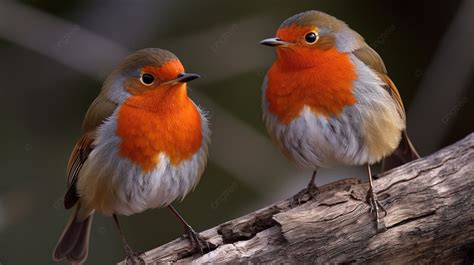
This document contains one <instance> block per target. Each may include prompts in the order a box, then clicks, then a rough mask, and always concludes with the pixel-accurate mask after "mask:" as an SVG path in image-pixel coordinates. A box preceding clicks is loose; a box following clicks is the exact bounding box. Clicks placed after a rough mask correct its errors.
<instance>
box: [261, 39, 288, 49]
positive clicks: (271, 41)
mask: <svg viewBox="0 0 474 265" xmlns="http://www.w3.org/2000/svg"><path fill="white" fill-rule="evenodd" d="M260 44H261V45H266V46H271V47H275V46H286V45H288V42H286V41H282V40H281V39H280V38H269V39H264V40H262V41H261V42H260Z"/></svg>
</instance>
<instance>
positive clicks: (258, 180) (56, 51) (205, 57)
mask: <svg viewBox="0 0 474 265" xmlns="http://www.w3.org/2000/svg"><path fill="white" fill-rule="evenodd" d="M309 9H317V10H321V11H325V12H327V13H329V14H332V15H334V16H336V17H338V18H340V19H342V20H344V21H346V22H347V23H348V24H349V25H350V26H351V27H352V28H353V29H355V30H357V31H358V32H359V33H361V34H362V35H363V36H364V37H365V38H366V41H367V42H368V43H369V44H370V45H371V46H372V47H373V48H374V49H375V50H376V51H377V52H379V53H380V55H381V56H382V58H383V59H384V61H385V63H386V65H387V68H388V70H389V74H390V76H391V78H392V79H393V81H394V82H395V83H396V84H397V86H398V88H399V90H400V93H401V95H402V98H403V99H404V102H405V106H406V109H407V114H408V131H409V134H410V135H411V137H412V140H413V142H414V143H415V145H416V146H417V148H418V149H419V151H420V153H421V154H422V155H428V154H430V153H432V152H434V151H435V150H437V149H439V148H441V147H442V146H445V145H448V144H450V143H453V142H455V141H456V140H459V139H461V138H462V137H464V136H466V135H467V134H469V133H470V132H472V131H473V128H474V126H473V124H474V118H473V111H474V104H473V98H474V90H473V87H474V75H473V71H474V68H473V62H474V55H473V52H472V47H474V19H473V16H472V14H473V13H474V1H471V0H465V1H461V0H454V1H427V0H424V1H396V0H390V1H377V0H360V1H343V0H331V1H330V0H321V1H317V0H314V1H282V0H274V1H269V0H262V1H233V2H230V1H217V0H214V1H211V0H204V1H191V0H187V1H151V0H135V1H132V0H128V1H125V0H118V1H117V0H106V1H92V0H86V1H79V0H72V1H48V0H23V1H7V0H4V1H1V2H0V80H1V81H2V85H1V86H0V121H1V130H0V166H1V170H0V172H1V173H0V174H1V178H0V180H1V181H0V264H1V265H7V264H33V263H34V264H51V263H52V261H51V252H52V249H53V247H54V245H55V243H56V240H57V239H58V238H59V235H60V233H61V231H62V229H63V226H64V225H65V223H66V221H67V218H68V215H69V212H66V211H65V210H64V209H63V207H62V196H63V194H64V191H65V176H64V174H65V167H66V163H67V159H68V156H69V153H70V151H71V149H72V147H73V145H74V142H75V140H76V139H77V137H78V136H79V132H80V127H81V123H82V118H83V115H84V114H85V111H86V110H87V108H88V106H89V104H90V103H91V102H92V100H93V99H94V98H95V96H96V95H97V94H98V92H99V89H100V86H101V81H102V80H103V79H104V78H105V76H106V75H107V73H108V72H109V71H110V70H111V69H112V68H113V67H114V66H115V65H116V64H117V63H118V62H119V61H120V60H122V59H123V58H124V56H126V55H127V54H128V53H130V52H131V51H134V50H138V49H142V48H145V47H160V48H165V49H168V50H171V51H173V52H174V53H175V54H177V55H178V56H179V58H180V59H181V61H182V62H183V64H184V65H185V67H186V69H187V70H188V71H190V72H196V73H199V74H201V75H202V77H203V78H201V79H199V80H197V81H194V82H192V84H191V88H190V91H191V92H190V93H191V96H192V97H193V99H195V101H196V102H197V103H198V104H200V105H201V106H202V107H203V108H204V109H206V110H209V111H210V114H211V123H212V127H211V128H212V130H213V138H212V146H211V149H210V162H209V164H208V167H207V169H206V171H205V173H204V176H203V178H202V180H201V183H200V184H199V185H198V187H197V189H196V190H195V191H194V192H193V193H191V194H190V195H189V196H187V197H186V198H185V200H184V201H183V202H181V203H179V202H176V203H175V204H174V205H175V206H176V207H177V209H178V210H179V211H180V212H181V214H182V215H183V216H184V217H185V218H186V219H187V220H188V222H190V223H191V224H192V225H193V226H194V228H195V229H196V230H199V231H202V230H205V229H207V228H211V227H213V226H215V225H217V224H219V223H222V222H224V221H227V220H230V219H233V218H235V217H238V216H240V215H242V214H245V213H248V212H250V211H252V210H255V209H258V208H260V207H263V206H265V205H267V204H269V203H271V202H275V201H277V200H282V199H284V198H287V197H289V196H291V195H292V194H294V193H295V192H297V191H298V190H299V189H301V188H303V187H304V185H306V183H307V181H308V178H309V176H310V172H309V171H305V170H299V169H296V168H295V167H294V166H293V165H291V164H290V163H289V162H287V161H286V160H285V159H284V158H283V156H282V155H281V154H280V153H279V152H278V150H277V149H276V147H274V146H273V145H272V144H271V142H270V141H269V138H268V136H267V134H266V132H265V130H264V127H263V124H262V122H261V116H262V111H261V106H260V102H261V96H260V94H261V92H260V85H261V83H262V79H263V76H264V74H265V71H266V69H267V68H268V67H269V66H270V65H271V63H272V60H273V58H274V51H273V50H272V49H270V48H268V47H261V46H259V45H258V42H259V41H260V40H261V39H264V38H267V37H272V36H273V34H274V33H275V31H276V29H277V28H278V26H279V24H280V23H281V22H282V21H283V20H284V19H286V18H287V17H289V16H291V15H293V14H296V13H298V12H301V11H305V10H309ZM347 177H359V178H362V179H364V178H365V173H364V170H362V169H359V168H336V169H327V170H322V171H321V172H319V173H318V178H317V183H318V184H324V183H327V182H331V181H334V180H337V179H340V178H347ZM120 220H121V221H122V225H123V227H124V231H125V234H126V235H127V238H128V240H129V242H130V244H131V246H132V247H133V248H134V249H135V250H137V251H145V250H149V249H151V248H154V247H156V246H158V245H161V244H163V243H166V242H168V241H170V240H173V239H175V238H177V237H179V236H180V235H181V234H182V232H183V231H182V227H181V225H180V224H179V223H177V222H176V221H175V219H174V217H173V216H172V215H171V214H170V212H169V211H168V210H167V209H155V210H150V211H147V212H144V213H141V214H137V215H134V216H131V217H121V218H120ZM122 257H123V250H122V244H121V241H120V239H119V237H118V234H117V232H116V229H115V227H114V225H113V221H112V219H111V218H106V217H102V216H96V218H95V219H94V223H93V228H92V231H91V243H90V252H89V259H88V262H87V263H88V264H112V263H115V262H117V261H119V260H121V259H122Z"/></svg>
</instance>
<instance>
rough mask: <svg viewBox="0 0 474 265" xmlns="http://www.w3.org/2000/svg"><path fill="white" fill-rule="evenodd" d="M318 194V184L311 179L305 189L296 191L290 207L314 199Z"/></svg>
mask: <svg viewBox="0 0 474 265" xmlns="http://www.w3.org/2000/svg"><path fill="white" fill-rule="evenodd" d="M318 195H319V188H318V186H316V184H314V182H313V181H311V182H310V183H309V184H308V187H306V189H304V190H302V191H300V192H298V193H296V194H295V196H293V200H292V201H291V208H294V207H296V206H299V205H301V204H303V203H305V202H308V201H310V200H313V199H316V197H317V196H318Z"/></svg>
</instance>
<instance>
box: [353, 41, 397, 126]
mask: <svg viewBox="0 0 474 265" xmlns="http://www.w3.org/2000/svg"><path fill="white" fill-rule="evenodd" d="M353 54H354V55H355V56H356V57H357V58H358V59H359V60H361V61H362V62H364V63H365V64H366V65H368V66H369V67H370V68H371V69H372V70H374V71H375V73H377V74H378V75H379V77H380V79H382V81H384V82H385V84H386V85H385V86H384V88H385V90H387V92H388V93H389V94H390V96H392V98H393V100H394V101H395V103H396V106H397V110H398V113H399V114H400V116H401V117H402V119H403V121H405V108H404V107H403V101H402V98H401V97H400V93H398V89H397V87H396V86H395V84H394V83H393V82H392V80H391V79H390V77H388V75H387V68H385V64H384V63H383V60H382V58H381V57H380V55H379V54H378V53H377V52H376V51H374V49H372V48H370V47H369V46H368V45H367V44H366V45H365V46H364V47H362V48H360V49H358V50H355V51H354V52H353Z"/></svg>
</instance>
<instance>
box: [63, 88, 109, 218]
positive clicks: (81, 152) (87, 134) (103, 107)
mask: <svg viewBox="0 0 474 265" xmlns="http://www.w3.org/2000/svg"><path fill="white" fill-rule="evenodd" d="M116 108H117V105H116V104H115V103H112V102H111V101H109V100H107V99H106V98H105V96H103V95H102V94H100V95H99V96H98V97H97V98H96V99H95V100H94V102H92V104H91V106H90V107H89V110H88V111H87V113H86V116H85V118H84V123H83V125H82V135H81V137H80V138H79V140H78V141H77V142H76V145H75V146H74V149H73V150H72V153H71V156H70V157H69V162H68V165H67V172H66V178H67V188H68V190H67V192H66V195H65V196H64V207H65V208H66V209H69V208H71V207H73V206H74V204H76V202H77V200H78V199H79V197H78V194H77V191H76V182H77V178H78V176H79V172H80V170H81V168H82V165H84V162H85V161H86V160H87V157H88V156H89V154H90V152H91V151H92V150H93V149H94V146H93V142H94V139H95V132H96V129H97V127H98V126H99V125H101V124H102V122H103V121H104V120H105V119H107V118H108V117H110V116H111V115H112V113H113V112H114V110H115V109H116Z"/></svg>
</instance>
